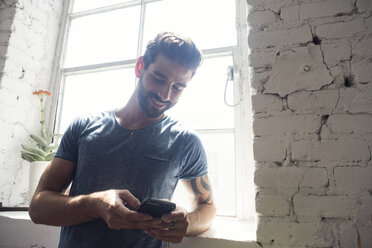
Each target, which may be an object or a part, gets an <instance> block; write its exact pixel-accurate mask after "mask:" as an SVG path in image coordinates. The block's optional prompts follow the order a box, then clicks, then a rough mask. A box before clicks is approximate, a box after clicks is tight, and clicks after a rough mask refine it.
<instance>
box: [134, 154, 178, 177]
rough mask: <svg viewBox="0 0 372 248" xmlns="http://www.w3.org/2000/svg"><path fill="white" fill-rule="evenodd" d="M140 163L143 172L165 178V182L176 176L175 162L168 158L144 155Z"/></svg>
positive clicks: (157, 155)
mask: <svg viewBox="0 0 372 248" xmlns="http://www.w3.org/2000/svg"><path fill="white" fill-rule="evenodd" d="M140 163H141V167H142V170H143V171H146V173H149V174H151V175H152V176H155V175H156V177H159V179H161V178H163V180H164V179H165V178H167V177H169V176H176V175H177V173H178V171H177V166H175V161H174V160H172V158H170V157H167V156H160V155H159V154H143V155H142V156H141V157H140Z"/></svg>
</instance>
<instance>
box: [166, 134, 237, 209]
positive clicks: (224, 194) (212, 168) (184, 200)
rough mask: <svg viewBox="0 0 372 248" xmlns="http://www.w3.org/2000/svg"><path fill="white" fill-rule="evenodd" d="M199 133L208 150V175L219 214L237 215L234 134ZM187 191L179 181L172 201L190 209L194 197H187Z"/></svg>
mask: <svg viewBox="0 0 372 248" xmlns="http://www.w3.org/2000/svg"><path fill="white" fill-rule="evenodd" d="M199 135H200V138H201V140H202V142H203V145H204V147H205V150H206V152H207V157H208V166H209V167H208V171H209V172H208V176H209V179H210V181H211V183H212V187H213V197H214V201H215V204H216V207H217V215H220V216H236V193H235V160H234V156H235V154H234V152H235V148H234V134H233V132H231V133H202V134H199ZM186 193H187V191H186V188H185V187H184V186H183V184H182V183H179V184H178V185H177V188H176V191H175V193H174V197H173V199H172V201H174V202H175V203H176V204H178V205H180V206H182V207H184V208H186V209H187V210H189V211H190V210H191V209H192V208H191V205H190V202H192V200H193V197H192V196H189V197H185V196H187V194H186ZM190 199H191V201H190Z"/></svg>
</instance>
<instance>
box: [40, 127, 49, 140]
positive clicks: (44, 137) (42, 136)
mask: <svg viewBox="0 0 372 248" xmlns="http://www.w3.org/2000/svg"><path fill="white" fill-rule="evenodd" d="M40 132H41V138H43V139H44V140H46V141H49V139H48V136H47V134H46V132H45V129H43V128H42V129H41V131H40Z"/></svg>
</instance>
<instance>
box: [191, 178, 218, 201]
mask: <svg viewBox="0 0 372 248" xmlns="http://www.w3.org/2000/svg"><path fill="white" fill-rule="evenodd" d="M191 188H192V190H193V192H194V196H195V202H198V203H201V204H211V203H212V202H213V194H212V190H211V186H210V185H209V180H208V177H207V176H203V177H199V178H195V179H193V180H191Z"/></svg>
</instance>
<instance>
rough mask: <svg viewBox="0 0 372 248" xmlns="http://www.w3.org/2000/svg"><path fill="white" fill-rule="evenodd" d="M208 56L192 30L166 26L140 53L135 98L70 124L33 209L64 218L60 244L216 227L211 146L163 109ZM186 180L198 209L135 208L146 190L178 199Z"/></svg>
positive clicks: (106, 242) (148, 240)
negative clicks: (152, 211)
mask: <svg viewBox="0 0 372 248" xmlns="http://www.w3.org/2000/svg"><path fill="white" fill-rule="evenodd" d="M200 62H201V54H200V51H199V50H198V49H197V48H196V46H195V44H194V43H193V42H192V41H191V40H190V39H188V38H184V37H181V36H178V35H176V34H173V33H161V34H159V35H158V36H157V37H156V38H155V39H154V40H153V41H150V42H149V43H148V45H147V49H146V52H145V54H144V56H143V57H140V58H139V59H138V61H137V64H136V67H135V73H136V76H137V77H138V78H139V82H138V85H137V87H136V89H135V91H134V93H133V94H132V96H131V98H130V99H129V101H128V103H127V104H126V106H125V107H123V108H121V109H118V110H115V111H108V112H103V113H101V114H99V115H96V116H92V115H88V116H84V117H82V118H79V119H77V120H75V121H74V122H73V123H72V124H71V125H70V127H69V128H68V129H67V130H66V132H65V134H64V136H63V138H62V141H61V144H60V146H59V149H58V151H57V154H56V156H55V158H54V159H53V161H52V162H51V164H50V165H49V167H48V168H47V169H46V170H45V172H44V174H43V175H42V177H41V179H40V182H39V185H38V188H37V189H36V192H35V194H34V196H33V199H32V201H31V204H30V210H29V213H30V216H31V219H32V220H33V221H34V222H35V223H42V224H47V225H57V226H62V229H61V235H60V243H59V247H69V248H71V247H161V245H162V241H168V242H174V243H178V242H181V241H182V239H183V237H184V236H186V235H196V234H199V233H202V232H204V231H205V230H207V229H208V228H209V226H210V225H211V222H212V220H213V218H214V216H215V206H214V204H213V198H212V192H211V189H210V183H209V180H208V176H207V163H206V156H205V152H204V149H203V147H202V145H201V143H200V140H199V138H198V137H197V136H196V135H195V134H194V133H193V132H190V131H188V130H187V129H185V128H184V127H182V125H181V124H179V123H178V122H177V121H175V120H173V119H171V118H170V117H168V116H166V115H165V114H164V112H165V111H166V110H168V109H169V108H171V107H173V106H174V105H175V104H176V103H177V101H178V99H179V98H180V96H181V94H182V92H183V90H184V89H185V88H186V87H187V84H188V82H189V81H190V79H191V78H192V76H193V75H194V73H195V71H196V69H197V68H198V66H199V65H200ZM179 179H183V180H182V181H183V182H184V183H185V184H186V186H187V188H188V189H189V190H190V191H191V192H193V194H194V197H195V202H194V203H195V204H194V208H193V210H192V211H191V212H186V210H185V209H184V208H182V207H179V206H177V208H176V210H175V211H173V212H171V213H170V214H164V215H163V216H162V217H161V218H153V217H152V216H150V215H148V214H144V213H139V212H137V211H136V209H137V208H138V207H139V205H140V202H141V201H142V200H143V199H144V198H146V197H153V198H160V199H164V198H165V199H171V197H172V194H173V191H174V189H175V187H176V185H177V182H178V180H179ZM71 181H72V185H71V190H70V193H69V196H66V195H64V194H63V193H62V192H63V191H64V189H66V188H67V187H68V185H69V184H70V182H71Z"/></svg>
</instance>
